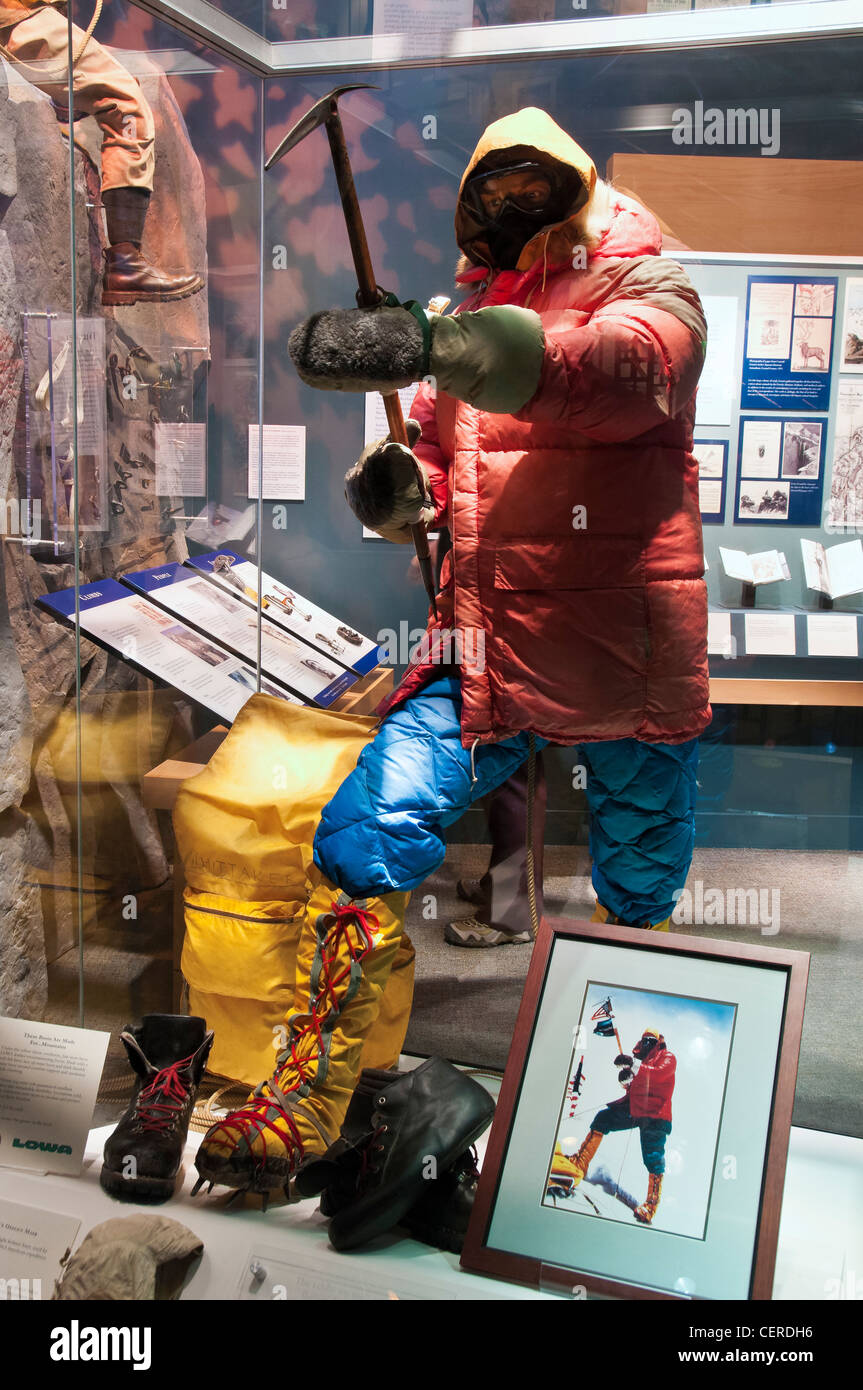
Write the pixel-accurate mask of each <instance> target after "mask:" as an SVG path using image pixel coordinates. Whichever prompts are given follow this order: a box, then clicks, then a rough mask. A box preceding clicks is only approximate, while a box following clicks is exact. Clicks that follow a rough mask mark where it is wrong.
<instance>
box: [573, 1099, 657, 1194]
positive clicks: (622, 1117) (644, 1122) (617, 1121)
mask: <svg viewBox="0 0 863 1390" xmlns="http://www.w3.org/2000/svg"><path fill="white" fill-rule="evenodd" d="M590 1127H591V1129H595V1130H598V1131H599V1133H600V1134H613V1133H614V1132H615V1131H617V1130H621V1129H637V1130H638V1131H639V1133H640V1135H641V1157H642V1158H643V1160H644V1166H645V1168H646V1169H647V1171H648V1173H653V1174H654V1176H655V1177H657V1178H661V1177H662V1174H663V1173H664V1172H665V1141H666V1139H667V1138H668V1136H669V1134H670V1133H671V1121H670V1120H653V1119H650V1118H649V1117H648V1116H646V1115H645V1116H641V1117H640V1118H639V1119H635V1118H633V1116H632V1115H630V1113H629V1101H628V1100H625V1101H624V1102H623V1104H620V1102H617V1101H615V1102H614V1103H613V1104H611V1105H607V1106H606V1107H605V1109H604V1110H600V1111H599V1113H598V1114H596V1115H594V1117H593V1123H592V1124H591V1126H590Z"/></svg>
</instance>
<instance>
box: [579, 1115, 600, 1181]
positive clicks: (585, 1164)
mask: <svg viewBox="0 0 863 1390" xmlns="http://www.w3.org/2000/svg"><path fill="white" fill-rule="evenodd" d="M602 1138H603V1136H602V1135H601V1134H600V1132H599V1130H598V1129H591V1130H589V1131H588V1135H587V1138H586V1139H585V1140H584V1142H583V1143H582V1146H581V1148H580V1149H579V1151H578V1153H577V1154H576V1155H575V1158H574V1159H573V1160H572V1167H573V1172H572V1185H573V1187H578V1184H579V1183H580V1182H581V1180H582V1179H583V1178H585V1177H586V1176H587V1170H588V1168H589V1167H590V1164H591V1162H592V1160H593V1156H594V1154H595V1153H596V1151H597V1149H598V1148H599V1146H600V1144H601V1143H602Z"/></svg>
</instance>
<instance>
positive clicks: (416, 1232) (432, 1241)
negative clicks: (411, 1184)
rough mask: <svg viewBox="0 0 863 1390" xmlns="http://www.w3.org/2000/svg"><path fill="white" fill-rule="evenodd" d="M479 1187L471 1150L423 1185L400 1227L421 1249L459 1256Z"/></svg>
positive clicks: (475, 1161)
mask: <svg viewBox="0 0 863 1390" xmlns="http://www.w3.org/2000/svg"><path fill="white" fill-rule="evenodd" d="M478 1183H479V1168H478V1167H477V1159H476V1149H474V1148H473V1147H471V1148H469V1149H465V1151H464V1153H461V1154H459V1156H458V1158H457V1159H456V1160H455V1163H453V1164H451V1166H450V1167H449V1168H448V1169H447V1170H446V1172H445V1173H443V1174H442V1175H441V1177H439V1178H436V1179H435V1181H434V1182H427V1183H426V1185H425V1190H424V1192H423V1194H422V1196H421V1197H420V1199H419V1201H418V1202H414V1204H413V1206H412V1207H411V1209H410V1211H409V1212H407V1213H406V1215H405V1216H403V1217H402V1219H401V1225H402V1227H403V1228H404V1229H405V1230H406V1231H408V1232H409V1234H410V1235H412V1236H413V1238H414V1240H421V1241H422V1242H423V1244H424V1245H433V1246H434V1248H435V1249H436V1250H449V1251H450V1252H451V1254H453V1255H460V1254H461V1252H462V1248H463V1246H464V1238H465V1236H466V1235H467V1228H468V1226H469V1225H470V1214H471V1212H472V1211H473V1204H474V1200H475V1198H476V1189H477V1185H478Z"/></svg>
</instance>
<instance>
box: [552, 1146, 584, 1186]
mask: <svg viewBox="0 0 863 1390" xmlns="http://www.w3.org/2000/svg"><path fill="white" fill-rule="evenodd" d="M583 1177H584V1173H583V1172H582V1170H581V1169H580V1168H579V1166H578V1163H577V1162H576V1159H575V1157H574V1156H573V1157H572V1158H570V1157H569V1156H568V1155H567V1154H565V1153H564V1152H563V1149H562V1148H561V1147H560V1145H559V1144H555V1146H554V1155H553V1157H552V1160H551V1172H550V1173H549V1182H550V1183H554V1182H557V1183H558V1185H560V1186H562V1187H577V1186H578V1184H579V1183H580V1182H581V1180H582V1178H583Z"/></svg>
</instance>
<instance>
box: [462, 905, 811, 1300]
mask: <svg viewBox="0 0 863 1390" xmlns="http://www.w3.org/2000/svg"><path fill="white" fill-rule="evenodd" d="M808 969H809V957H808V955H807V954H805V953H804V952H800V951H782V950H776V949H774V948H773V947H770V946H750V945H744V944H738V943H736V942H726V941H705V940H701V939H699V938H696V937H692V936H677V935H671V934H665V933H653V932H643V931H636V930H633V929H632V928H630V927H611V926H608V925H605V924H602V925H600V924H596V923H589V922H572V921H565V920H562V919H544V920H543V922H542V926H541V929H540V933H539V936H538V938H537V942H536V946H535V948H534V953H533V959H532V961H531V966H530V971H529V974H528V978H527V984H526V987H525V992H524V997H523V999H522V1004H521V1008H520V1011H519V1015H518V1020H517V1023H516V1029H515V1035H514V1038H513V1044H512V1048H511V1050H510V1056H509V1061H508V1063H507V1068H506V1072H505V1075H504V1079H503V1085H502V1088H501V1094H500V1100H499V1102H498V1107H497V1113H496V1115H495V1120H494V1124H493V1126H492V1131H491V1136H490V1139H489V1144H488V1149H487V1151H486V1156H485V1160H484V1163H483V1168H482V1176H481V1178H480V1183H479V1189H478V1192H477V1198H476V1202H475V1204H474V1210H473V1215H472V1218H471V1224H470V1229H469V1231H468V1235H467V1239H466V1241H465V1246H464V1252H463V1254H462V1260H461V1262H462V1265H463V1266H464V1268H466V1269H470V1270H474V1271H476V1272H477V1273H482V1274H490V1275H496V1276H498V1277H500V1278H504V1279H513V1280H516V1281H518V1282H521V1283H526V1284H532V1285H535V1286H537V1287H542V1288H545V1289H549V1290H552V1289H559V1290H560V1291H561V1292H567V1293H569V1294H570V1295H572V1294H576V1295H578V1294H580V1293H581V1291H584V1292H586V1291H587V1290H593V1291H595V1292H597V1293H602V1294H615V1295H618V1296H620V1295H623V1296H628V1297H633V1298H649V1299H654V1298H657V1299H658V1298H666V1299H690V1300H691V1299H769V1298H770V1296H771V1290H772V1285H773V1270H774V1264H775V1259H776V1240H777V1235H778V1230H779V1215H780V1210H781V1204H782V1187H783V1182H784V1175H785V1162H786V1156H787V1151H788V1133H789V1129H790V1125H791V1111H792V1106H793V1102H794V1083H795V1078H796V1075H797V1059H798V1053H799V1047H800V1033H801V1028H802V1023H803V1005H804V1000H805V995H806V980H807V975H808Z"/></svg>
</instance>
